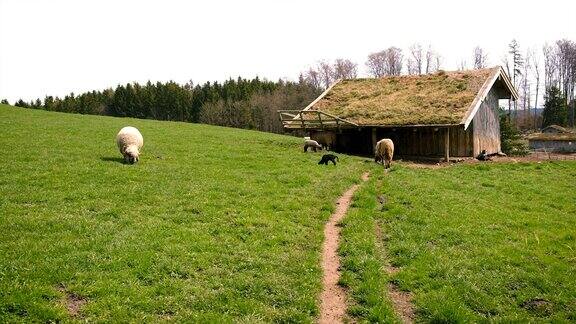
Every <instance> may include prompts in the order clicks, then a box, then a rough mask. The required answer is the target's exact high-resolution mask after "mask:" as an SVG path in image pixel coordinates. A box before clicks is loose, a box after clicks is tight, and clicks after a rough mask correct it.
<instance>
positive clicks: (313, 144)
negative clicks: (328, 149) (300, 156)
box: [304, 139, 322, 152]
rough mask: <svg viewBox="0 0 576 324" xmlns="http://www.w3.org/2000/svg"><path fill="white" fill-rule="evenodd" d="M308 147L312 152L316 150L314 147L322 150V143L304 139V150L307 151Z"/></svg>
mask: <svg viewBox="0 0 576 324" xmlns="http://www.w3.org/2000/svg"><path fill="white" fill-rule="evenodd" d="M309 147H311V148H312V149H313V150H314V152H316V149H320V150H322V145H320V144H318V142H316V141H315V140H310V139H309V140H304V152H307V151H308V148H309Z"/></svg>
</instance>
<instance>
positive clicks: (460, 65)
mask: <svg viewBox="0 0 576 324" xmlns="http://www.w3.org/2000/svg"><path fill="white" fill-rule="evenodd" d="M466 69H467V67H466V60H464V59H462V60H460V63H458V70H459V71H464V70H466Z"/></svg>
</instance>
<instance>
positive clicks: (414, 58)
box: [408, 43, 424, 75]
mask: <svg viewBox="0 0 576 324" xmlns="http://www.w3.org/2000/svg"><path fill="white" fill-rule="evenodd" d="M410 55H411V56H410V57H409V58H408V74H418V75H420V74H422V69H423V63H424V57H423V54H422V45H420V44H418V43H416V44H414V45H412V46H410Z"/></svg>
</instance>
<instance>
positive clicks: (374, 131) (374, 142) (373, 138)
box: [372, 127, 378, 149]
mask: <svg viewBox="0 0 576 324" xmlns="http://www.w3.org/2000/svg"><path fill="white" fill-rule="evenodd" d="M376 142H378V138H377V137H376V127H372V149H375V148H376Z"/></svg>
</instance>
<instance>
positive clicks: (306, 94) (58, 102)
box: [15, 78, 320, 133]
mask: <svg viewBox="0 0 576 324" xmlns="http://www.w3.org/2000/svg"><path fill="white" fill-rule="evenodd" d="M319 92H320V89H318V88H316V87H314V86H312V85H310V84H309V83H307V82H305V81H304V80H302V79H301V80H300V81H299V82H286V81H282V80H279V81H277V82H272V81H267V80H260V79H259V78H255V79H252V80H248V79H243V78H238V79H236V80H234V79H230V80H228V81H226V82H224V83H218V82H207V83H205V84H203V85H194V84H192V83H186V84H185V85H180V84H178V83H175V82H167V83H161V82H157V83H151V82H147V83H146V84H145V85H140V84H138V83H129V84H126V85H119V86H118V87H116V89H106V90H104V91H92V92H86V93H83V94H80V95H75V94H74V93H71V94H70V95H67V96H65V97H64V98H59V97H52V96H47V97H46V98H44V100H40V99H36V100H34V101H32V102H25V101H23V100H21V99H20V100H19V101H17V102H16V103H15V106H19V107H27V108H34V109H43V110H49V111H60V112H67V113H79V114H91V115H108V116H116V117H134V118H149V119H157V120H172V121H185V122H193V123H206V124H212V125H220V126H229V127H237V128H248V129H257V130H261V131H267V132H275V133H282V132H283V128H282V125H281V123H280V121H279V117H278V113H277V110H279V109H300V108H303V107H305V106H306V105H307V104H308V103H310V102H311V101H312V100H314V99H315V98H316V97H317V96H318V94H319Z"/></svg>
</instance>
